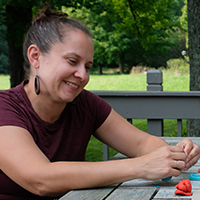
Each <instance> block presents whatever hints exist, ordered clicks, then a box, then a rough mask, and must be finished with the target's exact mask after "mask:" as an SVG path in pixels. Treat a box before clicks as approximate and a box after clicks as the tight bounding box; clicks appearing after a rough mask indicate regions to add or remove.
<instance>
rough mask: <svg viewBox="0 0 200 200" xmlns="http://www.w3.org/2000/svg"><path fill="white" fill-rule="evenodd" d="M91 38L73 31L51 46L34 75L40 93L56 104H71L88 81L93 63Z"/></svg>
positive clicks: (40, 59)
mask: <svg viewBox="0 0 200 200" xmlns="http://www.w3.org/2000/svg"><path fill="white" fill-rule="evenodd" d="M93 51H94V48H93V43H92V39H91V38H90V37H89V36H88V35H86V34H85V33H84V32H82V31H80V30H76V29H75V30H73V31H70V33H68V35H67V36H65V37H64V40H63V42H62V43H60V42H59V43H55V44H53V45H52V47H51V50H50V52H49V53H47V54H41V55H40V58H39V68H38V69H37V74H38V76H39V80H40V89H41V94H40V95H43V94H44V95H45V96H48V97H49V98H51V99H52V100H53V101H56V102H71V101H73V100H74V98H75V97H76V96H77V95H78V94H79V93H80V92H81V91H82V90H83V88H84V87H85V85H86V84H87V83H88V81H89V69H90V68H91V67H92V64H93Z"/></svg>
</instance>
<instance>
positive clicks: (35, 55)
mask: <svg viewBox="0 0 200 200" xmlns="http://www.w3.org/2000/svg"><path fill="white" fill-rule="evenodd" d="M27 56H28V59H29V62H30V64H31V65H32V66H33V67H34V68H37V67H38V66H39V57H40V50H39V48H38V47H37V46H36V45H35V44H32V45H30V46H29V48H28V51H27Z"/></svg>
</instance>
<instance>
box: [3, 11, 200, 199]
mask: <svg viewBox="0 0 200 200" xmlns="http://www.w3.org/2000/svg"><path fill="white" fill-rule="evenodd" d="M24 58H25V67H26V72H27V80H25V81H23V82H22V83H21V84H20V85H18V86H17V87H15V88H12V89H10V90H7V91H1V92H0V169H1V171H0V199H15V200H19V199H40V198H41V199H43V198H44V199H54V198H59V197H60V196H62V195H63V194H65V193H66V192H68V191H70V190H73V189H79V188H90V187H100V186H106V185H110V184H114V183H119V182H123V181H127V180H131V179H136V178H144V179H150V180H155V179H161V178H166V177H168V176H179V175H180V171H181V170H187V169H189V168H190V167H191V166H192V165H194V164H195V163H196V162H197V161H198V159H199V156H200V150H199V147H198V146H197V145H196V144H195V143H193V142H192V141H191V140H189V139H184V140H182V141H181V142H180V143H178V144H177V145H176V146H169V145H168V144H166V142H165V141H164V140H162V139H161V138H158V137H155V136H151V135H149V134H147V133H144V132H142V131H140V130H138V129H137V128H135V127H134V126H132V125H131V124H130V123H128V122H127V121H126V120H124V119H123V118H122V117H121V116H119V115H118V114H117V113H116V112H115V111H114V110H113V109H111V108H110V106H109V105H108V104H107V103H105V102H104V101H103V100H102V99H100V98H99V97H97V96H95V95H94V94H92V93H90V92H88V91H86V90H84V89H83V88H84V86H85V85H86V84H87V83H88V81H89V69H90V68H91V67H92V64H93V43H92V38H91V35H90V33H89V31H88V30H87V29H86V28H85V27H84V26H82V25H81V24H79V23H78V22H76V21H74V20H70V19H68V18H67V16H66V14H64V13H61V12H60V13H58V12H55V11H52V10H49V9H47V10H46V11H44V12H41V13H39V14H38V15H37V16H36V17H35V19H34V21H33V24H32V26H31V28H30V29H29V31H28V33H27V36H26V39H25V42H24ZM91 134H94V136H95V137H97V138H98V139H99V140H101V141H102V142H104V143H106V144H108V145H109V146H111V147H112V148H114V149H116V150H117V151H119V152H121V153H123V154H125V155H127V156H129V157H130V158H129V159H125V160H118V161H106V162H95V163H93V162H83V161H84V154H85V150H86V147H87V144H88V141H89V139H90V136H91ZM113 138H114V139H113ZM141 169H142V170H141Z"/></svg>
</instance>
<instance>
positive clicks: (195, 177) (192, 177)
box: [189, 173, 200, 181]
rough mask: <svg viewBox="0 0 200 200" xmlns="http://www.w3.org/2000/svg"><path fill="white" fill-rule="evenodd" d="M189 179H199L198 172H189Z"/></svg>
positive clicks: (199, 174)
mask: <svg viewBox="0 0 200 200" xmlns="http://www.w3.org/2000/svg"><path fill="white" fill-rule="evenodd" d="M189 179H190V180H192V181H200V173H194V174H190V175H189Z"/></svg>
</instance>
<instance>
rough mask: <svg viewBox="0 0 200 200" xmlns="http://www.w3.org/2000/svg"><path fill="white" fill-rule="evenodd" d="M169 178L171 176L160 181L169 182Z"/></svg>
mask: <svg viewBox="0 0 200 200" xmlns="http://www.w3.org/2000/svg"><path fill="white" fill-rule="evenodd" d="M171 178H172V176H169V177H167V178H163V179H162V182H167V181H170V180H171Z"/></svg>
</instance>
